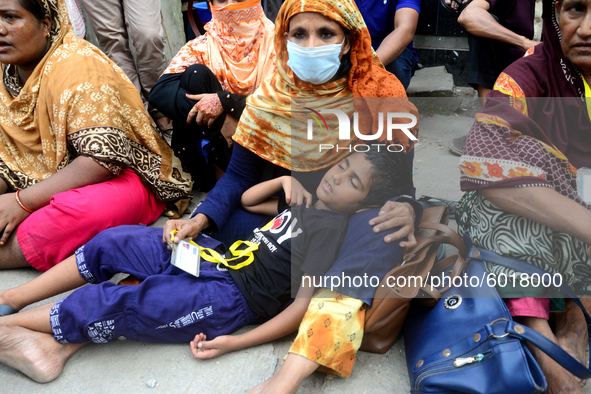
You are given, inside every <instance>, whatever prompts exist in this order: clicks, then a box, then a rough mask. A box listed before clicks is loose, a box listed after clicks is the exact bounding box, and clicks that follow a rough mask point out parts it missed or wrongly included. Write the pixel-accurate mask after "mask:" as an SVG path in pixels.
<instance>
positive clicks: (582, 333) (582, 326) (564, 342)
mask: <svg viewBox="0 0 591 394" xmlns="http://www.w3.org/2000/svg"><path fill="white" fill-rule="evenodd" d="M581 302H583V305H584V306H585V307H591V299H581ZM587 309H588V310H591V309H589V308H587ZM552 318H553V323H554V325H553V327H554V333H555V334H556V339H557V340H558V344H559V345H560V347H561V348H563V349H564V350H565V351H566V352H567V353H568V354H570V355H571V356H573V357H574V358H576V359H577V360H578V361H579V362H581V364H583V365H585V366H586V365H587V344H588V343H589V342H588V341H589V340H588V336H589V335H588V332H587V323H586V321H585V317H584V315H583V312H582V311H581V309H580V308H579V307H578V306H577V305H576V304H575V303H574V302H573V301H572V300H567V302H566V306H565V309H564V312H562V313H556V314H554V315H553V316H552ZM576 379H577V380H578V381H579V383H580V384H581V386H584V385H585V384H586V383H587V380H583V379H578V378H576Z"/></svg>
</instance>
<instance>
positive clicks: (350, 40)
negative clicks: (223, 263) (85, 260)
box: [164, 0, 418, 247]
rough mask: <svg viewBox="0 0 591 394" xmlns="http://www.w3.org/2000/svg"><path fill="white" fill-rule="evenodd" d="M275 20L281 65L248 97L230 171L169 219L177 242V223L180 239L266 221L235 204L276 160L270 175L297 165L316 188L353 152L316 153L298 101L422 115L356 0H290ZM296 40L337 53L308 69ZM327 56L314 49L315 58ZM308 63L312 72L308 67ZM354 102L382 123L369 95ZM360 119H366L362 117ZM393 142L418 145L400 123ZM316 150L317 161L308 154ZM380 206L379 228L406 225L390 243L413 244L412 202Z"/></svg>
mask: <svg viewBox="0 0 591 394" xmlns="http://www.w3.org/2000/svg"><path fill="white" fill-rule="evenodd" d="M300 14H301V15H315V16H317V17H320V18H321V19H322V22H321V23H320V25H317V24H316V23H312V24H309V23H308V24H306V23H304V22H302V23H298V26H296V25H295V24H294V21H295V20H296V18H299V17H300ZM276 23H277V25H276V29H275V37H274V43H273V44H274V46H275V51H276V53H277V71H276V72H275V73H274V74H273V75H272V76H270V77H269V78H267V79H265V80H264V81H263V83H262V84H261V85H260V86H259V88H258V89H257V90H256V91H255V92H254V93H253V94H252V95H250V96H249V97H248V99H247V105H246V109H245V110H244V113H243V114H242V117H241V118H240V122H239V124H238V128H237V130H236V134H235V135H234V141H236V145H235V146H234V149H233V153H232V160H231V162H230V165H229V166H228V170H227V172H226V173H225V174H224V175H223V176H222V177H221V179H220V180H219V181H218V183H217V185H216V187H215V188H214V189H213V190H212V191H211V192H210V193H209V195H208V196H207V199H206V200H205V201H203V203H202V204H201V205H200V206H199V207H198V208H197V209H196V210H195V212H193V217H192V218H191V219H190V220H171V221H169V222H168V223H167V224H166V227H165V232H164V234H165V239H164V241H165V242H170V241H171V240H170V235H169V233H170V231H172V230H179V233H178V236H177V237H175V239H176V240H179V239H182V238H184V237H194V236H196V235H197V234H198V233H199V232H200V231H202V230H204V229H206V228H209V229H210V230H214V231H215V230H218V231H217V233H216V234H215V236H216V238H217V239H219V240H220V241H222V242H226V243H227V242H231V241H233V240H236V239H244V237H246V236H248V234H249V232H250V231H251V230H252V229H253V228H255V227H257V226H259V225H263V224H264V223H265V222H266V221H267V220H268V218H267V217H262V216H256V215H254V214H250V213H247V212H245V211H243V210H241V209H237V208H238V207H239V205H240V197H241V195H242V193H243V192H244V191H245V190H246V189H248V188H249V187H251V186H253V185H254V184H256V183H258V182H259V181H260V179H261V177H262V175H263V173H264V172H265V171H266V170H265V168H266V167H270V171H269V170H267V174H271V173H272V176H274V177H275V176H281V175H286V174H289V173H290V172H291V170H294V171H297V173H298V174H301V175H302V176H303V178H302V179H300V180H301V182H302V184H303V186H304V187H305V188H306V189H307V190H314V188H313V187H306V186H307V185H317V184H318V182H319V180H320V179H321V177H322V175H323V172H324V171H323V169H325V168H327V167H329V166H332V165H334V164H335V163H337V162H338V161H339V160H341V159H342V158H343V157H344V156H345V155H347V154H348V153H349V151H348V150H346V149H344V150H343V149H342V150H340V151H336V150H335V149H333V150H330V151H323V152H322V154H321V155H318V154H317V152H315V150H316V149H317V147H318V143H317V142H314V141H309V140H307V139H306V138H300V136H299V135H296V134H297V133H296V131H297V130H296V128H292V124H291V122H292V120H298V119H300V120H301V121H302V122H305V120H304V117H302V116H301V115H302V114H305V113H306V112H307V111H308V110H307V109H302V108H299V109H294V110H293V111H292V108H291V103H292V100H300V99H303V100H306V99H307V100H316V102H317V103H319V104H321V105H322V107H320V106H316V108H331V106H332V107H335V106H339V105H340V107H339V108H342V109H344V110H346V111H349V113H348V115H351V113H350V112H352V111H351V110H352V109H353V108H352V105H351V100H363V98H367V97H376V98H382V99H381V100H382V101H380V103H384V104H385V102H386V101H387V102H388V103H389V104H392V101H394V104H395V107H393V108H392V107H389V109H390V111H388V108H382V109H380V108H378V107H379V105H374V109H376V110H378V111H376V112H406V113H410V114H413V116H415V117H416V116H417V111H416V108H415V107H414V105H412V104H411V103H410V102H409V101H408V100H407V99H406V93H405V91H404V88H403V87H402V84H401V83H400V82H399V81H398V79H396V77H395V76H394V75H392V74H390V73H389V72H387V71H386V70H385V69H384V67H383V66H382V64H381V63H380V61H379V59H378V58H377V56H376V55H375V53H374V52H373V49H372V47H371V38H370V35H369V31H368V30H367V27H366V26H365V23H364V22H363V18H362V17H361V14H360V13H359V10H358V9H357V7H356V5H355V3H354V1H353V0H346V1H336V0H322V1H320V0H316V1H311V0H288V1H286V2H285V3H284V4H283V7H282V8H281V11H280V13H279V15H278V17H277V20H276ZM305 30H309V32H306V31H305ZM288 42H290V43H289V44H288ZM294 44H295V46H297V47H298V48H299V50H300V51H301V50H302V48H304V50H305V47H310V48H312V50H319V49H320V51H321V52H322V51H323V50H327V51H330V52H331V53H332V54H331V55H330V56H328V58H327V59H326V61H322V62H319V64H316V65H314V67H313V68H311V67H309V69H308V70H306V69H305V67H304V68H303V69H302V67H300V65H301V64H304V65H306V64H310V63H311V62H312V60H310V59H306V60H304V61H303V62H301V60H302V59H301V58H299V57H298V54H297V53H296V52H297V51H298V48H295V47H294V46H293V45H294ZM290 48H291V49H290ZM294 48H295V50H294ZM335 48H336V49H337V50H336V51H335ZM339 48H340V49H339ZM321 55H322V54H314V55H313V56H312V58H313V57H317V56H321ZM331 56H332V58H331ZM294 62H295V63H294ZM298 62H299V63H300V64H298ZM292 67H293V68H292ZM294 68H295V71H294ZM310 69H311V70H312V71H313V72H312V73H309V71H310ZM296 71H297V72H296ZM306 73H309V74H310V75H306ZM298 74H299V75H298ZM327 75H328V80H327V81H324V80H322V79H326V78H327ZM304 79H309V80H311V81H312V82H310V81H306V80H304ZM343 100H344V101H343ZM347 100H349V101H347ZM354 104H355V106H356V107H355V109H357V108H358V107H357V105H358V104H359V106H360V107H362V108H361V110H360V111H358V112H359V113H360V118H363V117H364V116H365V117H370V118H371V121H372V128H371V130H376V127H375V124H376V123H377V121H378V120H379V117H377V116H373V117H372V116H371V114H370V113H368V111H365V112H363V110H364V109H365V110H366V109H367V107H363V105H364V103H363V102H362V103H358V102H357V101H355V102H354ZM392 109H395V111H392ZM380 110H381V111H380ZM327 118H328V116H327ZM361 122H362V119H360V124H361ZM407 122H408V121H407ZM402 123H404V122H402ZM329 129H330V130H332V132H328V133H324V134H323V135H322V136H321V138H322V141H323V143H332V145H335V146H336V145H339V146H348V145H349V144H354V143H355V142H356V140H348V141H340V140H339V136H338V133H337V132H336V131H335V129H334V128H332V127H329ZM298 130H299V129H298ZM363 131H365V132H366V134H369V133H370V130H369V127H368V128H363ZM413 131H414V133H415V134H416V133H417V132H418V128H417V127H415V128H413ZM384 140H385V138H382V139H381V140H380V142H385V141H384ZM376 142H377V141H376ZM390 142H391V143H397V144H400V145H402V146H403V147H404V148H405V149H406V150H407V152H412V150H411V148H412V141H411V140H410V138H409V137H408V136H407V135H406V134H405V133H404V132H403V131H401V130H394V133H393V138H392V139H391V140H390ZM302 151H305V152H304V153H305V154H300V153H301V152H302ZM291 153H293V155H291ZM308 155H309V156H308ZM310 157H312V158H313V160H310V159H309V158H310ZM304 178H305V179H304ZM382 211H384V212H383V213H382V215H380V216H379V217H377V218H375V219H372V220H371V221H370V224H371V225H372V226H376V227H374V231H376V232H379V231H383V230H387V229H391V228H393V227H395V226H401V227H402V228H401V229H400V230H398V231H397V232H395V233H392V234H388V235H386V236H385V240H386V242H392V241H394V240H397V239H400V238H403V237H406V236H408V237H409V240H408V241H407V242H403V243H402V246H403V247H406V246H412V245H413V244H414V236H413V230H414V221H413V219H414V212H413V210H412V208H410V207H409V206H407V205H405V204H404V203H403V204H396V203H394V202H389V203H387V204H386V205H385V206H384V207H383V208H382ZM229 218H231V219H230V221H228V219H229Z"/></svg>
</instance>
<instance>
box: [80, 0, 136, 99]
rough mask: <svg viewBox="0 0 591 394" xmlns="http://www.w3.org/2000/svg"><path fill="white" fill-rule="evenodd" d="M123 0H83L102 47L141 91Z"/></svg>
mask: <svg viewBox="0 0 591 394" xmlns="http://www.w3.org/2000/svg"><path fill="white" fill-rule="evenodd" d="M123 3H124V1H123V0H100V1H97V0H82V4H83V6H84V9H85V10H86V15H87V16H88V19H89V21H90V24H91V25H92V29H93V30H94V32H95V34H96V37H97V38H98V41H99V47H100V49H101V50H102V51H103V52H104V53H105V54H106V55H107V56H108V57H109V58H110V59H111V60H112V61H114V62H115V63H116V64H117V65H118V66H119V67H121V69H122V70H123V72H125V74H126V75H127V77H128V78H129V79H130V80H131V82H133V85H134V86H135V87H136V89H137V90H138V92H141V85H140V80H139V77H138V75H137V71H136V67H135V63H134V62H133V56H132V55H131V50H130V48H129V36H128V35H127V28H126V26H125V25H126V21H125V16H124V10H123Z"/></svg>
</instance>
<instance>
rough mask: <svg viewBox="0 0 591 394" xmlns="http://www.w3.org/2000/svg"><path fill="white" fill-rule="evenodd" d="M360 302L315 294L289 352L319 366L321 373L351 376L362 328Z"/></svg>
mask: <svg viewBox="0 0 591 394" xmlns="http://www.w3.org/2000/svg"><path fill="white" fill-rule="evenodd" d="M365 309H366V306H365V304H364V303H363V301H361V300H358V299H356V298H351V297H347V296H345V295H342V294H340V293H338V292H336V291H333V290H329V289H321V290H320V291H318V293H316V295H315V296H314V298H312V301H311V302H310V305H309V306H308V311H307V312H306V315H305V316H304V319H303V320H302V323H301V324H300V329H299V331H298V335H297V337H296V339H295V341H294V342H293V345H291V348H290V349H289V352H290V353H293V354H298V355H300V356H302V357H305V358H307V359H309V360H312V361H314V362H316V363H318V364H320V367H319V368H318V370H319V371H321V372H326V373H332V374H335V375H338V376H340V377H345V378H348V377H349V376H351V371H352V370H353V365H354V364H355V355H356V354H357V350H359V346H361V340H362V339H363V328H364V326H365Z"/></svg>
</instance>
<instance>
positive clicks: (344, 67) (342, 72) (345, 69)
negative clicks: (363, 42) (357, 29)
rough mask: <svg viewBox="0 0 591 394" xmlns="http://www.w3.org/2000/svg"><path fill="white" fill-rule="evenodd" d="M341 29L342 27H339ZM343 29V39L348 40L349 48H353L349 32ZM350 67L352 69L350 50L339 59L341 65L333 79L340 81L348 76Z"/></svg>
mask: <svg viewBox="0 0 591 394" xmlns="http://www.w3.org/2000/svg"><path fill="white" fill-rule="evenodd" d="M341 27H342V26H341ZM342 28H343V33H345V38H349V44H350V46H351V48H352V47H353V40H352V38H351V30H349V29H345V28H344V27H342ZM351 67H353V63H351V49H349V52H347V53H345V54H344V55H343V57H342V58H341V65H340V67H339V69H338V70H337V73H336V74H335V76H334V79H335V80H336V79H341V78H343V77H348V76H349V71H351Z"/></svg>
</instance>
